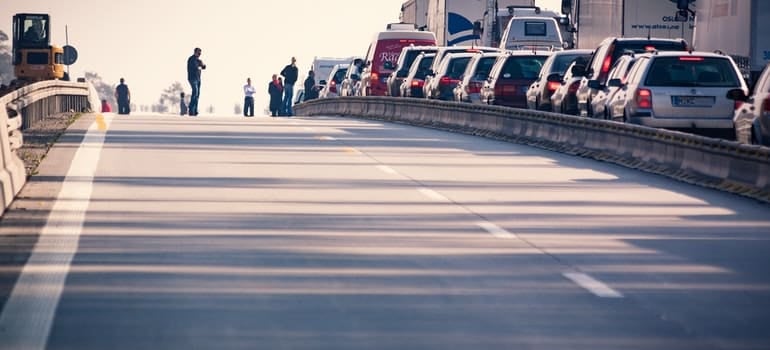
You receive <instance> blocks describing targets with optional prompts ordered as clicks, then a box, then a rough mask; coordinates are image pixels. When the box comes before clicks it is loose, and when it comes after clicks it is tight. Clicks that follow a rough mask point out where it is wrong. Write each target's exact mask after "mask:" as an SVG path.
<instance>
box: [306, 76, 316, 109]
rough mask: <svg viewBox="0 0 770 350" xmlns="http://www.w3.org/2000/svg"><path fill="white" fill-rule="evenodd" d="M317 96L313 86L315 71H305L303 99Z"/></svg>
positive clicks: (308, 99) (307, 99)
mask: <svg viewBox="0 0 770 350" xmlns="http://www.w3.org/2000/svg"><path fill="white" fill-rule="evenodd" d="M316 98H318V89H317V88H316V86H315V72H313V71H312V70H311V71H309V72H307V79H305V101H310V100H312V99H316Z"/></svg>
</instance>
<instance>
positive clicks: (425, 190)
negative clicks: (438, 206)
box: [417, 187, 450, 202]
mask: <svg viewBox="0 0 770 350" xmlns="http://www.w3.org/2000/svg"><path fill="white" fill-rule="evenodd" d="M417 190H418V191H420V193H422V194H423V195H425V196H426V197H428V198H430V199H433V200H435V201H439V202H449V201H450V200H449V198H447V197H444V196H442V195H441V194H440V193H438V192H436V191H434V190H431V189H430V188H425V187H421V188H418V189H417Z"/></svg>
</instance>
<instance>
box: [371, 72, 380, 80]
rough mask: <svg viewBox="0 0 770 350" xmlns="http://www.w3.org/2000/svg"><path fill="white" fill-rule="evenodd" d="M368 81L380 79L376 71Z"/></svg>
mask: <svg viewBox="0 0 770 350" xmlns="http://www.w3.org/2000/svg"><path fill="white" fill-rule="evenodd" d="M370 81H380V75H379V74H378V73H372V76H371V79H370Z"/></svg>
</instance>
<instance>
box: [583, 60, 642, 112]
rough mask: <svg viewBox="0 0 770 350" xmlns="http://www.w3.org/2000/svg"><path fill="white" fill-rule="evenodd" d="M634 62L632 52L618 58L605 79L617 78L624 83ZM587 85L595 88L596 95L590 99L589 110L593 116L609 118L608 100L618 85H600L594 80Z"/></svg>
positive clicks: (613, 95)
mask: <svg viewBox="0 0 770 350" xmlns="http://www.w3.org/2000/svg"><path fill="white" fill-rule="evenodd" d="M635 62H636V57H635V54H634V53H633V52H632V53H629V54H627V55H624V56H621V57H620V58H618V60H617V62H615V65H614V66H613V67H612V69H611V70H610V74H609V75H608V78H607V81H610V80H613V79H619V80H620V82H621V83H624V82H625V81H626V79H627V78H628V72H630V71H631V67H633V66H634V63H635ZM588 85H589V86H591V87H592V88H594V89H596V90H597V93H596V96H594V98H593V99H592V100H591V110H592V111H593V113H594V117H595V118H600V119H610V112H609V109H608V108H607V107H608V106H609V103H610V101H612V99H613V98H614V97H615V94H617V93H618V90H619V89H620V87H619V85H615V86H607V85H601V84H600V83H599V82H598V81H596V80H592V81H589V82H588Z"/></svg>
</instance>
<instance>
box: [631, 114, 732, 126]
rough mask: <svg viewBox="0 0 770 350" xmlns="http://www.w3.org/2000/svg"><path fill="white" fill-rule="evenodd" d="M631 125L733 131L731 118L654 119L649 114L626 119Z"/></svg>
mask: <svg viewBox="0 0 770 350" xmlns="http://www.w3.org/2000/svg"><path fill="white" fill-rule="evenodd" d="M628 121H629V122H630V123H633V124H639V125H644V126H649V127H653V128H670V129H672V128H677V129H679V128H681V129H686V128H694V129H733V128H734V125H733V118H732V116H730V117H727V118H714V119H704V118H694V117H691V118H656V117H653V116H651V115H649V114H637V115H633V116H631V117H629V118H628Z"/></svg>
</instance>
